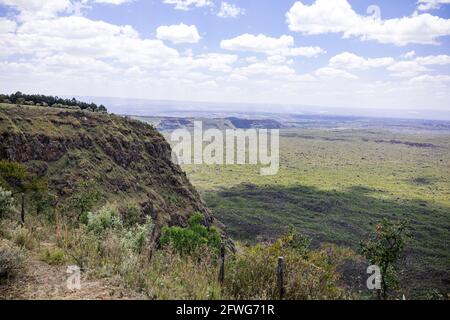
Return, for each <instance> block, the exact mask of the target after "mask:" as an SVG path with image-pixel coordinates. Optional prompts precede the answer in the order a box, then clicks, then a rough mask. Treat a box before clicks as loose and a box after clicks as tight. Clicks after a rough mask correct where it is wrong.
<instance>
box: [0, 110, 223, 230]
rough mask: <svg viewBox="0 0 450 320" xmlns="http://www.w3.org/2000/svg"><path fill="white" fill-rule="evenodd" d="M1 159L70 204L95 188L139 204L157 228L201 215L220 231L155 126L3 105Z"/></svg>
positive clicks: (89, 114) (108, 199)
mask: <svg viewBox="0 0 450 320" xmlns="http://www.w3.org/2000/svg"><path fill="white" fill-rule="evenodd" d="M0 158H1V159H8V160H12V161H17V162H21V163H24V164H26V165H27V167H28V169H29V170H30V171H32V172H33V173H34V174H35V175H37V176H41V177H46V178H47V180H48V182H49V188H50V189H51V190H52V192H53V193H54V194H56V195H57V196H58V197H60V198H61V199H62V200H63V201H64V200H65V199H70V197H71V196H72V195H73V194H74V193H75V192H77V190H79V188H80V186H82V182H86V181H90V182H93V183H94V184H95V186H96V188H98V189H99V191H100V193H101V195H102V198H101V199H102V202H116V203H119V204H124V203H127V202H129V201H133V202H134V203H137V204H138V205H139V206H140V207H141V208H142V212H143V213H144V214H145V215H149V216H151V217H152V218H153V219H154V221H155V224H156V226H157V228H155V229H156V234H155V235H153V236H154V238H155V239H157V238H158V232H159V229H160V227H161V226H162V225H181V226H183V225H185V224H186V223H187V220H188V218H189V217H190V216H191V215H192V214H193V213H194V212H201V213H203V214H204V215H205V220H206V221H205V223H206V224H208V225H210V224H217V225H219V223H218V222H217V221H215V220H214V218H213V217H212V215H211V213H210V211H209V210H208V208H207V207H206V206H205V204H204V203H203V202H202V200H201V199H200V196H199V195H198V193H197V191H196V190H195V189H194V187H193V186H192V185H191V183H190V182H189V180H188V179H187V177H186V175H185V173H184V172H183V171H182V170H181V169H180V167H179V166H178V165H176V164H174V163H173V162H172V160H171V149H170V146H169V144H168V143H167V142H166V140H165V139H164V137H163V136H162V135H161V134H159V133H158V132H157V131H156V130H155V129H154V128H153V127H152V126H150V125H148V124H145V123H143V122H140V121H136V120H131V119H128V118H125V117H120V116H116V115H110V114H101V113H93V112H88V111H80V110H66V109H55V108H45V107H26V106H22V107H20V106H14V105H0Z"/></svg>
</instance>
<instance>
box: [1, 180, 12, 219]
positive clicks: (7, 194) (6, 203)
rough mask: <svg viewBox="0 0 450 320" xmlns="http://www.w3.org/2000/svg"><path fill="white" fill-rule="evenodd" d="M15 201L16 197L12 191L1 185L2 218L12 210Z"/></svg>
mask: <svg viewBox="0 0 450 320" xmlns="http://www.w3.org/2000/svg"><path fill="white" fill-rule="evenodd" d="M13 201H14V198H13V197H12V192H11V191H8V190H5V189H3V188H2V187H0V218H2V217H4V216H5V215H7V214H8V213H9V212H10V211H11V209H12V205H13Z"/></svg>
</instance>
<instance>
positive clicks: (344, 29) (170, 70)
mask: <svg viewBox="0 0 450 320" xmlns="http://www.w3.org/2000/svg"><path fill="white" fill-rule="evenodd" d="M449 2H450V1H449V0H419V1H407V0H398V1H392V0H391V1H387V0H384V1H381V0H370V1H366V0H302V1H286V0H282V1H279V0H278V1H275V0H273V1H261V0H240V1H238V0H227V1H218V0H129V1H127V0H33V1H27V0H0V45H1V47H2V48H3V50H2V52H1V53H0V85H1V88H2V91H6V92H13V91H16V90H21V91H24V92H40V93H45V94H55V95H69V96H70V95H74V96H109V97H126V98H132V97H137V98H148V99H158V100H182V101H211V102H238V103H239V102H242V103H280V104H300V105H322V106H331V107H354V108H379V109H380V110H382V109H391V108H396V109H399V110H401V109H405V110H406V109H408V110H409V109H420V110H426V109H435V110H447V111H448V110H450V93H449V92H450V90H449V89H450V52H449V51H450V3H449ZM373 5H375V6H376V8H375V11H373V10H372V11H370V13H368V12H367V9H368V8H369V7H370V6H373ZM373 12H379V13H380V16H372V14H373Z"/></svg>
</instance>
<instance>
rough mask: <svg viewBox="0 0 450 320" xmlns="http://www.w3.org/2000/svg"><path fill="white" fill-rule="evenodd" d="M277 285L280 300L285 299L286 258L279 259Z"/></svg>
mask: <svg viewBox="0 0 450 320" xmlns="http://www.w3.org/2000/svg"><path fill="white" fill-rule="evenodd" d="M277 284H278V293H279V295H280V300H283V298H284V258H283V257H278V268H277Z"/></svg>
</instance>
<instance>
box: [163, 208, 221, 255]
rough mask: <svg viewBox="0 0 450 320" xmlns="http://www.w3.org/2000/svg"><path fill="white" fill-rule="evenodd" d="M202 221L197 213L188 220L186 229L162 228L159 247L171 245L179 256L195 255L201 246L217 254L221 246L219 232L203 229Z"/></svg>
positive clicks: (201, 217) (202, 217)
mask: <svg viewBox="0 0 450 320" xmlns="http://www.w3.org/2000/svg"><path fill="white" fill-rule="evenodd" d="M203 221H204V216H203V215H202V214H201V213H198V212H197V213H195V214H194V215H193V216H192V217H191V218H190V219H189V221H188V227H187V228H180V227H167V226H166V227H163V228H162V230H161V239H160V243H161V246H163V247H164V246H166V245H171V246H172V247H173V249H175V250H176V251H178V252H179V253H181V254H192V253H195V251H196V250H197V249H198V248H200V247H202V246H207V247H210V248H211V249H213V250H216V251H217V252H218V250H219V249H220V246H221V237H220V234H219V231H218V230H217V229H216V228H214V227H211V228H207V227H205V226H204V225H203V224H202V222H203Z"/></svg>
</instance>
